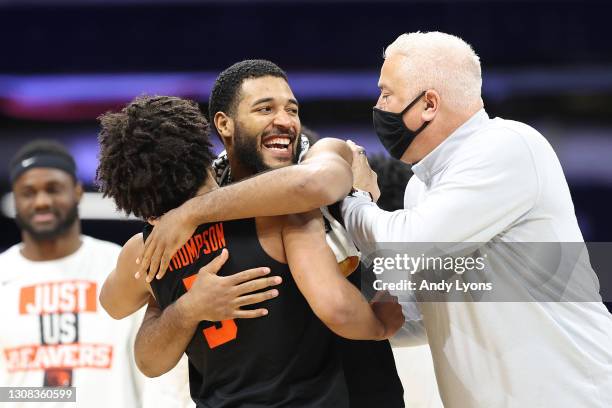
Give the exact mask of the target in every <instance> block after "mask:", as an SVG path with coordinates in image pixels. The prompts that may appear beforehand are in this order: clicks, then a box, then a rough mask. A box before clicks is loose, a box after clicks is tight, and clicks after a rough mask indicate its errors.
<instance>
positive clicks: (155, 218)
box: [147, 217, 157, 226]
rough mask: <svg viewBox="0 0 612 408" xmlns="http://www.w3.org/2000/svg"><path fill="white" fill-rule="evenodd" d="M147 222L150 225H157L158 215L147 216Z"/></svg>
mask: <svg viewBox="0 0 612 408" xmlns="http://www.w3.org/2000/svg"><path fill="white" fill-rule="evenodd" d="M147 222H148V223H149V225H153V226H155V224H157V217H149V218H147Z"/></svg>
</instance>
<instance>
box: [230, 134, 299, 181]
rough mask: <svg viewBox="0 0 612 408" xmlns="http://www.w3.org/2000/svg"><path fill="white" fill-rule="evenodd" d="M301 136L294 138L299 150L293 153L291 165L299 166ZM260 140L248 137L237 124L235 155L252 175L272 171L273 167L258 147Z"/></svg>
mask: <svg viewBox="0 0 612 408" xmlns="http://www.w3.org/2000/svg"><path fill="white" fill-rule="evenodd" d="M300 142H301V140H300V134H299V133H298V135H297V137H295V138H294V141H293V143H294V144H295V143H297V146H296V147H297V149H296V150H295V152H294V153H293V158H292V159H291V163H293V164H297V162H298V158H299V156H300V152H301V143H300ZM257 143H258V140H257V138H256V137H251V136H249V135H246V134H245V133H244V132H243V131H242V128H241V127H240V125H239V124H238V123H236V131H235V137H234V155H235V156H236V158H237V159H238V161H239V162H240V164H241V165H242V166H244V168H245V170H247V171H248V172H249V173H251V174H258V173H261V172H264V171H268V170H271V167H270V166H268V165H267V164H266V163H264V160H263V156H262V154H261V151H260V150H259V148H258V147H259V146H257Z"/></svg>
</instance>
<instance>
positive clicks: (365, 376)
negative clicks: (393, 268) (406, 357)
mask: <svg viewBox="0 0 612 408" xmlns="http://www.w3.org/2000/svg"><path fill="white" fill-rule="evenodd" d="M374 279H375V278H374V273H373V272H372V269H371V268H370V269H366V268H363V267H358V268H357V270H356V271H355V272H353V274H352V275H351V276H349V281H350V282H351V283H352V284H353V285H355V286H356V287H357V288H359V289H361V291H362V293H363V294H364V295H365V296H366V297H367V298H368V299H371V298H372V297H373V296H374V291H373V289H372V290H368V289H371V288H372V286H373V285H372V283H373V281H374ZM362 284H363V285H362ZM338 342H339V345H340V350H341V354H342V365H343V368H344V373H345V378H346V385H347V387H348V391H349V398H350V406H351V408H372V407H385V408H403V407H404V406H405V405H404V387H402V382H401V380H400V378H399V375H398V374H397V368H396V367H395V358H394V357H393V352H392V351H391V344H389V341H388V340H383V341H370V340H361V341H359V340H348V339H345V338H342V337H338Z"/></svg>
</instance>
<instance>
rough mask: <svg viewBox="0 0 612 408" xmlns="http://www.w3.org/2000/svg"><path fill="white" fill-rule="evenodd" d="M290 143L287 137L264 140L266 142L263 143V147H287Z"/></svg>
mask: <svg viewBox="0 0 612 408" xmlns="http://www.w3.org/2000/svg"><path fill="white" fill-rule="evenodd" d="M290 143H291V139H290V138H288V137H273V138H270V139H268V140H266V142H265V143H264V146H266V147H269V146H271V145H282V146H289V144H290Z"/></svg>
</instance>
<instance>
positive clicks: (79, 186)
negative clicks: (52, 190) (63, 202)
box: [74, 181, 84, 203]
mask: <svg viewBox="0 0 612 408" xmlns="http://www.w3.org/2000/svg"><path fill="white" fill-rule="evenodd" d="M83 192H84V190H83V184H82V183H81V182H80V181H77V182H76V184H75V186H74V194H75V195H76V197H77V201H78V202H79V203H80V202H81V199H82V198H83Z"/></svg>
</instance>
